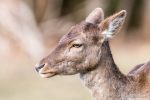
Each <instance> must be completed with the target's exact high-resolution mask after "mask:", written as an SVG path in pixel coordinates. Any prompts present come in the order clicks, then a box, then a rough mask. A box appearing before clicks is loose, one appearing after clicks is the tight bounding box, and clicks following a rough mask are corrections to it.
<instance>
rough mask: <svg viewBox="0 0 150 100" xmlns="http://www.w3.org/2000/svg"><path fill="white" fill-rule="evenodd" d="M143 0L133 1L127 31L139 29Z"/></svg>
mask: <svg viewBox="0 0 150 100" xmlns="http://www.w3.org/2000/svg"><path fill="white" fill-rule="evenodd" d="M144 2H145V1H144V0H134V3H133V5H132V6H133V7H132V9H131V16H130V19H129V23H128V26H127V30H132V29H135V28H136V29H138V28H141V25H142V21H143V20H142V19H143V14H144V13H143V12H144V11H143V10H144Z"/></svg>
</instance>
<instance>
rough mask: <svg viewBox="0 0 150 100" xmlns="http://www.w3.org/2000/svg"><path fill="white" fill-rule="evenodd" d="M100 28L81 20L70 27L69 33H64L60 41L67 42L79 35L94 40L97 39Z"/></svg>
mask: <svg viewBox="0 0 150 100" xmlns="http://www.w3.org/2000/svg"><path fill="white" fill-rule="evenodd" d="M99 32H100V29H99V27H98V26H97V25H95V24H91V23H86V22H81V23H80V24H77V25H75V26H73V27H72V28H71V30H70V31H69V33H67V34H65V35H64V36H63V37H62V38H61V40H60V42H69V41H72V40H74V39H76V37H78V36H80V35H84V37H85V38H88V39H91V40H93V41H94V42H96V41H98V37H99Z"/></svg>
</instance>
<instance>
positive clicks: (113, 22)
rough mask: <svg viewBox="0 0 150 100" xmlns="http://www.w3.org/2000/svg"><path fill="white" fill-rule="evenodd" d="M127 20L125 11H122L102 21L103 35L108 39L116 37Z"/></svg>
mask: <svg viewBox="0 0 150 100" xmlns="http://www.w3.org/2000/svg"><path fill="white" fill-rule="evenodd" d="M125 18H126V11H125V10H122V11H120V12H118V13H116V14H114V15H112V16H110V17H108V18H106V19H105V20H104V21H102V23H100V27H101V28H102V34H103V35H104V36H105V37H106V38H110V37H112V36H114V35H115V34H116V33H118V32H119V30H120V29H121V27H122V25H123V23H124V20H125Z"/></svg>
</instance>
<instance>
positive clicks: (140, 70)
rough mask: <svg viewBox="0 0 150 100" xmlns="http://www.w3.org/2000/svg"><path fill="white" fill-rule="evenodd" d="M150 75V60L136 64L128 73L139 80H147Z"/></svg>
mask: <svg viewBox="0 0 150 100" xmlns="http://www.w3.org/2000/svg"><path fill="white" fill-rule="evenodd" d="M149 75H150V61H148V62H146V63H142V64H139V65H136V66H135V67H134V68H133V69H132V70H131V71H130V72H129V73H128V76H133V77H134V78H135V79H138V80H141V79H142V80H143V79H145V81H146V80H149V79H150V78H148V77H150V76H149ZM149 81H150V80H149Z"/></svg>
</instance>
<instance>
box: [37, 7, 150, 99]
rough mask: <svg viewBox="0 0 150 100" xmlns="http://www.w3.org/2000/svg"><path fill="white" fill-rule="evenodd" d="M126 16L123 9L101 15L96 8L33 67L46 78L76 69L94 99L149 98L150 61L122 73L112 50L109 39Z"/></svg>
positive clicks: (72, 71)
mask: <svg viewBox="0 0 150 100" xmlns="http://www.w3.org/2000/svg"><path fill="white" fill-rule="evenodd" d="M125 18H126V11H125V10H122V11H120V12H118V13H116V14H114V15H112V16H110V17H108V18H106V19H104V14H103V10H102V9H101V8H96V9H95V10H94V11H93V12H92V13H90V14H89V16H88V17H87V18H86V19H85V20H84V21H83V22H81V23H79V24H77V25H75V26H73V27H72V28H71V29H70V31H69V32H68V33H67V34H65V35H64V36H63V37H62V38H61V39H60V41H59V43H58V44H57V46H56V47H55V49H54V50H53V51H52V52H51V53H50V54H49V55H48V56H47V57H45V58H43V59H42V60H41V61H40V63H39V64H38V65H37V66H36V70H37V71H38V72H39V74H40V75H41V76H42V77H47V78H49V77H52V76H55V75H73V74H77V73H79V74H80V78H81V80H82V81H83V83H84V84H85V86H87V87H88V88H89V89H90V90H91V92H92V95H93V97H94V98H95V99H96V100H131V99H133V100H150V62H147V63H145V64H140V65H138V66H136V67H135V68H134V69H133V70H132V71H131V72H129V74H127V75H124V74H123V73H122V72H121V71H120V70H119V69H118V67H117V65H116V64H115V62H114V59H113V57H112V54H111V50H110V46H109V42H108V41H109V39H110V38H111V37H112V36H114V35H116V33H118V32H119V30H120V28H121V27H122V25H123V23H124V20H125Z"/></svg>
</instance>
